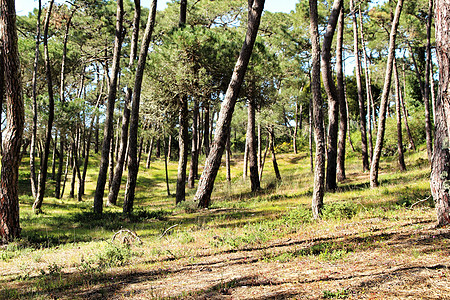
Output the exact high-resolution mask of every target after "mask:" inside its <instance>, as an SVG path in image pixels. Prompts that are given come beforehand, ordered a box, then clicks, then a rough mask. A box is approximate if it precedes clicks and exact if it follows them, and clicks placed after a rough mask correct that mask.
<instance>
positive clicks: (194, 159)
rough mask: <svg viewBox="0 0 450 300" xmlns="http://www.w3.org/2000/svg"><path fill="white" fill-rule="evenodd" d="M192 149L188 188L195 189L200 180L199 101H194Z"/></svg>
mask: <svg viewBox="0 0 450 300" xmlns="http://www.w3.org/2000/svg"><path fill="white" fill-rule="evenodd" d="M192 113H193V116H192V148H191V165H190V167H189V177H188V187H189V188H190V189H193V188H194V186H195V179H196V178H198V148H197V145H198V126H197V125H198V122H197V121H198V115H199V114H198V100H196V99H194V108H193V110H192Z"/></svg>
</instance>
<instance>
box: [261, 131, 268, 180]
mask: <svg viewBox="0 0 450 300" xmlns="http://www.w3.org/2000/svg"><path fill="white" fill-rule="evenodd" d="M269 146H270V137H269V134H268V136H267V142H266V149H265V150H264V155H263V156H262V158H261V164H260V166H259V182H261V180H262V174H263V171H264V164H265V163H266V156H267V152H268V151H269Z"/></svg>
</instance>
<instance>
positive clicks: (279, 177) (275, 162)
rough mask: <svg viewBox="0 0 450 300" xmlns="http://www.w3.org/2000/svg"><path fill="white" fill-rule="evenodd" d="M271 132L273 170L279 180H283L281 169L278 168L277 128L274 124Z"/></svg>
mask: <svg viewBox="0 0 450 300" xmlns="http://www.w3.org/2000/svg"><path fill="white" fill-rule="evenodd" d="M269 134H270V152H272V164H273V170H274V172H275V177H276V178H277V179H278V180H281V174H280V169H279V168H278V163H277V157H276V155H275V130H274V129H273V126H271V127H270V129H269Z"/></svg>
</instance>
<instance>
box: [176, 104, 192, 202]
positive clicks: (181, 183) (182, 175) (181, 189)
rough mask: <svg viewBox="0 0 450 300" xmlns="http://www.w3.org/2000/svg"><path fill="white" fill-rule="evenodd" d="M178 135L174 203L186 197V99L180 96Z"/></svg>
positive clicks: (187, 136) (187, 139)
mask: <svg viewBox="0 0 450 300" xmlns="http://www.w3.org/2000/svg"><path fill="white" fill-rule="evenodd" d="M179 127H180V129H179V135H178V145H179V152H178V173H177V193H176V204H178V203H181V202H183V201H184V200H185V197H186V169H187V156H188V143H189V135H188V99H187V96H182V99H181V100H180V109H179Z"/></svg>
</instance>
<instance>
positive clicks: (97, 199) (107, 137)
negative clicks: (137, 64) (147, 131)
mask: <svg viewBox="0 0 450 300" xmlns="http://www.w3.org/2000/svg"><path fill="white" fill-rule="evenodd" d="M123 15H124V10H123V0H117V12H116V37H115V40H114V56H113V64H112V72H111V73H112V78H111V80H110V85H109V92H108V103H107V108H106V119H105V130H104V137H103V145H102V157H101V160H100V168H99V172H98V178H97V187H96V190H95V195H94V213H96V214H101V213H102V212H103V195H104V193H105V185H106V175H107V172H108V165H109V151H110V146H111V141H112V138H113V121H114V105H115V101H116V92H117V77H118V76H117V75H118V73H119V66H120V50H121V48H122V40H123V34H122V29H123Z"/></svg>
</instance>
